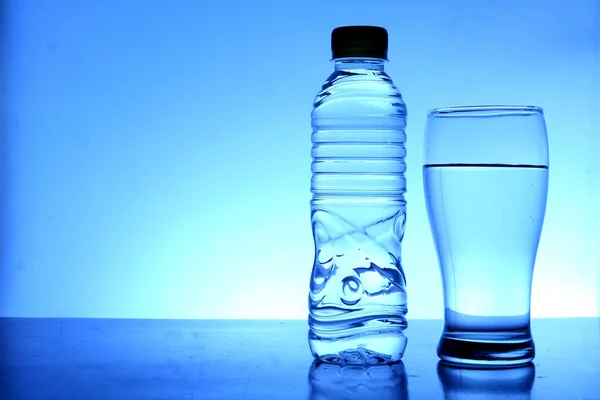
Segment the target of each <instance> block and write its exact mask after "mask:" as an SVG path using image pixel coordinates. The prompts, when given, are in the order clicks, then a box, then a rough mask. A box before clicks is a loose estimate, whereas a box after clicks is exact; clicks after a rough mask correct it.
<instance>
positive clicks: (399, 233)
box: [394, 213, 406, 241]
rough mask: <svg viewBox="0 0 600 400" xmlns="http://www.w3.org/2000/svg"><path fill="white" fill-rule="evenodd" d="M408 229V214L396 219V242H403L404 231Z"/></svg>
mask: <svg viewBox="0 0 600 400" xmlns="http://www.w3.org/2000/svg"><path fill="white" fill-rule="evenodd" d="M405 228H406V214H405V213H402V214H400V215H398V216H397V217H396V221H395V222H394V236H395V237H396V240H398V241H402V238H404V231H405Z"/></svg>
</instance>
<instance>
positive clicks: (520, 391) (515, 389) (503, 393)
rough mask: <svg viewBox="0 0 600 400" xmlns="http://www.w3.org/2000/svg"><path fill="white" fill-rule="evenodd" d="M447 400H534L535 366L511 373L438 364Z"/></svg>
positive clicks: (521, 368) (531, 365)
mask: <svg viewBox="0 0 600 400" xmlns="http://www.w3.org/2000/svg"><path fill="white" fill-rule="evenodd" d="M437 373H438V378H439V379H440V382H441V384H442V387H443V388H444V397H445V399H446V400H466V399H482V400H486V399H508V398H510V399H522V400H525V399H531V388H532V387H533V380H534V379H535V366H534V365H533V363H528V364H525V365H524V366H522V367H517V368H507V369H466V368H459V367H454V366H451V365H447V364H444V363H443V362H441V361H440V362H439V363H438V368H437Z"/></svg>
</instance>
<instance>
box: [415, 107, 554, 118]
mask: <svg viewBox="0 0 600 400" xmlns="http://www.w3.org/2000/svg"><path fill="white" fill-rule="evenodd" d="M535 114H539V115H543V114H544V110H543V109H542V107H538V106H515V105H495V106H494V105H481V106H456V107H440V108H434V109H433V110H430V111H429V112H428V113H427V116H428V117H502V116H510V115H535Z"/></svg>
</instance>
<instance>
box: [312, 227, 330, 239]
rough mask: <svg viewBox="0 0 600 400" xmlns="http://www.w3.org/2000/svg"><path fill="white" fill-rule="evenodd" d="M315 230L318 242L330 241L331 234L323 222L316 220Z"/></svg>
mask: <svg viewBox="0 0 600 400" xmlns="http://www.w3.org/2000/svg"><path fill="white" fill-rule="evenodd" d="M313 230H314V232H315V240H316V242H317V243H325V242H328V241H329V235H328V234H327V231H326V230H325V227H324V226H323V224H322V223H320V222H315V224H314V226H313Z"/></svg>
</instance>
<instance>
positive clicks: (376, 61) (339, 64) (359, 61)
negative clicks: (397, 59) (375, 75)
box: [333, 57, 386, 71]
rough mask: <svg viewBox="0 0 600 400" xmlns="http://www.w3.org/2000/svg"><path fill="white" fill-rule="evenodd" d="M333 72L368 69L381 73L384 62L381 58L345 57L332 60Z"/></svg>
mask: <svg viewBox="0 0 600 400" xmlns="http://www.w3.org/2000/svg"><path fill="white" fill-rule="evenodd" d="M333 61H334V62H335V70H336V71H340V70H349V69H368V70H372V71H383V67H384V64H385V61H386V60H384V59H383V58H368V57H364V58H363V57H360V58H359V57H347V58H334V59H333Z"/></svg>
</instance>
